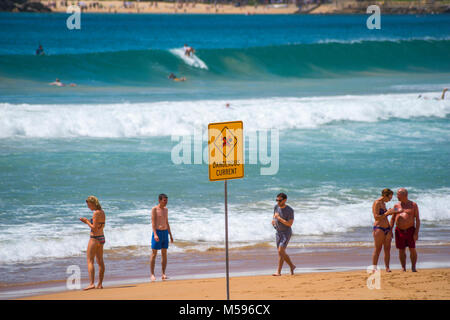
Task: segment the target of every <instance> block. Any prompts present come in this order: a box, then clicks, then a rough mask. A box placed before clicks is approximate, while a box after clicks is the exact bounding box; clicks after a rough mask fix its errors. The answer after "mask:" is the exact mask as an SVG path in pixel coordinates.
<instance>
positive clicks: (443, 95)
mask: <svg viewBox="0 0 450 320" xmlns="http://www.w3.org/2000/svg"><path fill="white" fill-rule="evenodd" d="M447 91H448V88H444V90H442V94H441V98H433V100H444V99H445V93H446V92H447ZM421 98H423V99H425V100H428V99H429V98H428V97H424V96H422V95H421V94H419V96H418V97H417V99H421Z"/></svg>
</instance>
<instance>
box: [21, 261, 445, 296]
mask: <svg viewBox="0 0 450 320" xmlns="http://www.w3.org/2000/svg"><path fill="white" fill-rule="evenodd" d="M368 277H369V274H368V273H367V272H366V270H358V271H347V272H322V273H305V274H295V275H283V276H281V277H274V276H271V275H266V276H250V277H248V276H247V277H244V276H243V277H232V278H231V279H230V299H241V300H261V299H263V300H278V299H283V300H304V299H320V300H321V299H333V300H335V299H336V300H349V299H352V300H353V299H357V300H373V299H375V300H378V299H381V300H396V299H408V300H409V299H414V300H416V299H417V300H428V299H434V300H447V299H450V269H448V268H447V269H424V270H420V271H419V272H416V273H413V272H402V271H400V270H394V271H393V272H391V273H386V272H385V271H381V274H380V281H379V284H380V285H379V289H378V288H377V287H376V286H375V284H373V288H372V289H370V288H369V287H368V285H367V280H368ZM29 299H37V300H46V299H50V300H60V299H62V300H67V299H70V300H78V299H83V300H91V299H93V300H96V299H102V300H111V299H112V300H116V299H120V300H211V299H213V300H223V299H226V285H225V279H224V278H215V279H197V280H173V281H170V280H168V281H157V282H152V283H141V284H136V285H123V286H115V287H109V288H104V289H94V290H89V291H80V290H78V291H68V292H63V293H57V294H50V295H44V296H35V297H31V298H29Z"/></svg>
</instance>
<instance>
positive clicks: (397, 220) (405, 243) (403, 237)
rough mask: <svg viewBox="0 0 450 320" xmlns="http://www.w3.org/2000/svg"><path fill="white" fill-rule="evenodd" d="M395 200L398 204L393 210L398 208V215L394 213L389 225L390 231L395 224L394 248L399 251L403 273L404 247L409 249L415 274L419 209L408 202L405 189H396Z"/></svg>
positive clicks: (404, 267) (404, 264)
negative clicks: (396, 199)
mask: <svg viewBox="0 0 450 320" xmlns="http://www.w3.org/2000/svg"><path fill="white" fill-rule="evenodd" d="M397 198H398V200H399V201H400V202H399V203H397V204H396V205H395V206H394V208H398V209H399V210H398V211H399V213H394V216H393V217H392V219H391V223H390V225H391V230H392V229H393V227H394V224H396V228H395V246H396V247H397V249H398V250H399V258H400V263H401V264H402V269H403V271H406V247H409V254H410V258H411V270H412V272H417V270H416V262H417V252H416V241H417V240H419V228H420V218H419V208H418V207H417V204H416V203H415V202H412V201H410V200H408V190H406V189H405V188H400V189H398V191H397Z"/></svg>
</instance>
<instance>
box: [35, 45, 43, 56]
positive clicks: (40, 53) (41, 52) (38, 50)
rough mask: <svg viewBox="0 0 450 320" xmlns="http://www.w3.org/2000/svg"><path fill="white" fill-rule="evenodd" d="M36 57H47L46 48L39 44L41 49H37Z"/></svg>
mask: <svg viewBox="0 0 450 320" xmlns="http://www.w3.org/2000/svg"><path fill="white" fill-rule="evenodd" d="M36 55H37V56H44V55H45V52H44V48H43V47H42V44H39V48H37V49H36Z"/></svg>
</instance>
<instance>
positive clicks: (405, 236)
mask: <svg viewBox="0 0 450 320" xmlns="http://www.w3.org/2000/svg"><path fill="white" fill-rule="evenodd" d="M415 231H416V228H414V227H411V228H408V229H406V230H401V229H399V228H395V246H396V247H397V249H405V248H406V247H409V248H415V247H416V242H415V241H414V232H415Z"/></svg>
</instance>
